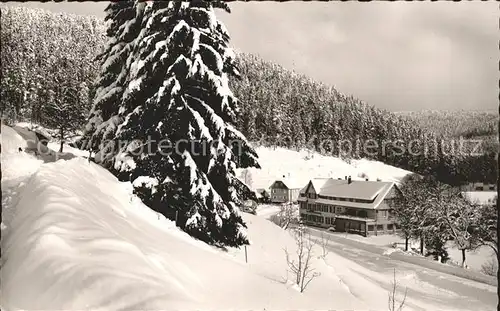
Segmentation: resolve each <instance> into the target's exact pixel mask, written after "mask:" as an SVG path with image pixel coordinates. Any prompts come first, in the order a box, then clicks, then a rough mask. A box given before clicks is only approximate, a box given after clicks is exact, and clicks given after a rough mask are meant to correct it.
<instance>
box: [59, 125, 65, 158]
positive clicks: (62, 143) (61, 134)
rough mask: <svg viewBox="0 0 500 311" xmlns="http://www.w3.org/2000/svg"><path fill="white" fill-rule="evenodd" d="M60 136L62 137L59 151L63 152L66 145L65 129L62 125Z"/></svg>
mask: <svg viewBox="0 0 500 311" xmlns="http://www.w3.org/2000/svg"><path fill="white" fill-rule="evenodd" d="M59 133H60V134H59V135H60V136H61V137H60V138H61V146H60V147H59V152H63V145H64V129H63V128H62V127H61V129H60V132H59Z"/></svg>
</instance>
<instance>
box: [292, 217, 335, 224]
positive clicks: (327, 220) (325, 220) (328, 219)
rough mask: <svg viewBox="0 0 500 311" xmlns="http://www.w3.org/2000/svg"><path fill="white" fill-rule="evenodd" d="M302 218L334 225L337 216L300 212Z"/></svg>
mask: <svg viewBox="0 0 500 311" xmlns="http://www.w3.org/2000/svg"><path fill="white" fill-rule="evenodd" d="M300 219H303V220H307V221H310V222H315V223H321V224H327V225H333V224H334V223H335V217H323V216H317V215H309V214H300Z"/></svg>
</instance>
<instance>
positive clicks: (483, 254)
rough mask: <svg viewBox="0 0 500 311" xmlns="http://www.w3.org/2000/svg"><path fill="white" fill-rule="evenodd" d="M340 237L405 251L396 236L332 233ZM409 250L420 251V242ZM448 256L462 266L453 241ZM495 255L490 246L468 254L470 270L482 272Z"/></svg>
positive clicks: (402, 242)
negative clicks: (485, 264)
mask: <svg viewBox="0 0 500 311" xmlns="http://www.w3.org/2000/svg"><path fill="white" fill-rule="evenodd" d="M332 234H335V235H337V236H339V237H344V238H347V239H351V240H355V241H359V242H363V243H366V244H371V245H377V246H385V247H387V250H386V251H387V253H388V254H389V253H391V252H394V251H398V250H403V249H404V247H405V240H404V239H403V238H401V237H400V236H398V235H396V234H383V235H378V236H368V237H363V236H361V235H357V234H345V233H332ZM394 243H397V249H394V248H393V247H392V245H393V244H394ZM408 247H409V248H414V249H417V250H419V249H420V242H419V240H410V241H409V243H408ZM446 247H447V250H448V255H449V256H450V260H451V261H452V262H449V263H450V264H454V265H460V264H461V263H462V252H461V251H460V250H459V249H457V248H456V246H455V245H454V244H453V242H452V241H448V242H447V244H446ZM493 255H494V252H493V250H492V249H491V248H490V247H488V246H482V247H480V248H478V249H477V250H474V251H467V252H466V262H467V266H468V267H469V269H472V270H475V271H481V266H482V265H483V264H484V263H486V262H487V261H489V260H490V258H491V257H492V256H493Z"/></svg>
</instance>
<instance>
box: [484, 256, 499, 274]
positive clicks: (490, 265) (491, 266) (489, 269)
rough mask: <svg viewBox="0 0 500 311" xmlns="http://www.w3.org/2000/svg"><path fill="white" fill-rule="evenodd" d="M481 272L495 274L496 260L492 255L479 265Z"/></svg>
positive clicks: (496, 270)
mask: <svg viewBox="0 0 500 311" xmlns="http://www.w3.org/2000/svg"><path fill="white" fill-rule="evenodd" d="M481 272H482V273H484V274H486V275H491V276H497V272H498V260H497V259H496V258H493V256H492V257H491V258H490V259H488V261H486V262H485V263H483V264H482V265H481Z"/></svg>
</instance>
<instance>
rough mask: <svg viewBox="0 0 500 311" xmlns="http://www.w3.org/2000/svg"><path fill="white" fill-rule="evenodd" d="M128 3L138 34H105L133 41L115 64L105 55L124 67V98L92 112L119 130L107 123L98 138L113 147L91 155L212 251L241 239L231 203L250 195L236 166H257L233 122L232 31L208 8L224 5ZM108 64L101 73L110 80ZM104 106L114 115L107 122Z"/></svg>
mask: <svg viewBox="0 0 500 311" xmlns="http://www.w3.org/2000/svg"><path fill="white" fill-rule="evenodd" d="M113 6H114V7H113ZM119 6H120V4H112V5H111V9H108V16H109V17H110V18H111V19H113V23H115V24H116V25H118V24H120V23H122V26H119V27H118V29H122V27H123V23H126V21H127V19H122V18H119V15H120V14H117V13H116V11H117V10H120V8H119ZM140 6H143V7H142V8H141V9H139V8H140ZM133 7H134V8H135V9H136V10H135V12H136V15H139V14H138V12H140V14H141V16H142V22H141V25H140V26H141V27H142V30H141V31H137V32H136V35H135V36H132V35H131V36H130V37H128V38H123V36H122V37H121V36H120V34H119V31H118V32H115V33H111V35H112V36H114V37H116V38H117V39H116V41H117V42H130V43H129V45H130V49H129V50H128V51H127V53H130V54H128V55H129V57H127V60H126V61H125V60H124V58H121V59H120V60H118V59H116V57H115V56H114V54H113V51H116V50H117V49H113V48H108V50H109V51H110V52H109V53H108V55H106V57H107V60H106V62H109V61H108V60H109V59H116V64H117V65H116V66H121V67H122V68H125V69H124V70H122V72H125V71H126V78H123V79H121V80H119V81H118V82H116V85H115V86H114V88H119V90H117V92H122V93H121V94H122V95H121V98H120V97H119V96H116V97H114V99H109V100H108V101H106V102H104V101H102V100H96V101H95V106H94V108H95V109H93V111H94V112H95V111H100V113H101V114H100V116H101V117H100V119H99V117H98V118H97V119H99V122H106V118H114V121H111V122H109V123H113V124H115V125H118V126H117V127H116V130H114V128H113V127H112V126H111V125H107V126H106V128H107V130H105V132H107V133H113V141H114V143H115V145H114V146H118V149H117V150H114V149H112V150H109V149H105V148H102V146H101V147H98V148H99V149H98V150H96V151H98V155H99V157H100V158H101V159H111V162H113V164H114V165H113V167H112V171H113V172H114V173H115V174H116V175H117V176H118V177H119V178H120V179H122V180H130V181H132V182H133V185H134V188H135V192H136V193H137V195H138V196H139V197H140V198H141V199H142V200H143V201H144V202H145V203H146V204H147V205H149V206H150V207H151V208H153V209H154V210H157V211H159V212H161V213H162V214H164V215H165V216H166V217H168V218H171V219H172V218H174V217H175V213H176V212H177V215H178V217H177V222H178V225H179V226H180V227H181V228H182V229H184V230H185V231H187V232H188V233H190V234H191V235H193V236H195V237H197V238H199V239H201V240H203V241H206V242H208V243H212V244H216V245H230V246H237V245H242V244H245V243H248V240H247V238H246V236H245V232H244V227H245V224H244V222H243V220H242V219H241V217H240V216H239V214H238V208H237V206H236V205H238V204H241V200H242V199H243V198H244V197H245V196H247V195H249V193H250V191H249V189H248V187H246V186H245V185H244V184H243V183H242V182H241V181H239V180H238V179H237V178H236V176H235V169H236V168H237V167H241V168H246V167H259V165H258V163H257V160H256V159H257V155H256V153H255V151H254V150H253V149H252V148H251V147H250V146H249V145H248V143H247V141H246V139H245V137H244V136H243V135H242V134H241V133H240V132H239V131H238V130H236V129H235V128H234V126H233V124H234V122H235V119H236V117H237V115H238V113H239V109H238V104H237V100H236V98H235V97H234V95H233V93H232V92H231V90H230V89H229V87H228V74H231V75H236V76H237V75H238V70H237V69H236V67H235V60H234V54H233V52H232V50H231V49H230V48H229V47H228V41H229V35H228V33H227V31H226V29H225V27H224V26H223V24H222V23H220V22H219V21H218V20H217V19H216V17H215V14H214V10H213V8H214V7H220V8H224V9H225V10H227V11H229V8H228V7H227V5H225V4H224V3H223V2H207V1H191V2H180V1H163V2H147V3H139V2H137V3H135V4H134V5H133ZM125 10H130V7H129V6H126V8H125ZM111 25H113V24H111ZM137 25H138V24H137ZM124 28H127V27H124ZM111 42H113V39H112V41H111ZM122 46H123V45H122ZM106 68H107V67H106V66H103V74H102V77H106V76H107V75H108V70H106ZM111 76H112V74H111ZM111 76H110V77H111ZM103 79H104V78H101V81H102V80H103ZM108 88H109V89H111V87H108ZM110 92H111V93H113V91H112V90H111V91H110ZM99 93H102V91H101V92H99V91H98V95H97V98H98V99H99ZM113 94H114V93H113ZM101 97H102V95H101ZM107 97H110V96H109V95H108V96H107ZM104 109H109V111H111V112H112V113H111V115H112V116H111V117H110V114H109V113H108V115H106V117H105V115H104ZM108 120H109V119H108ZM116 121H118V123H115V122H116ZM89 123H90V122H89ZM102 128H103V126H102V125H101V126H98V127H95V126H93V127H92V126H89V127H88V132H91V133H92V135H93V136H94V137H97V140H99V139H100V138H101V137H102V136H96V135H100V134H99V133H100V131H102V130H101V129H102ZM109 129H112V130H109Z"/></svg>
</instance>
